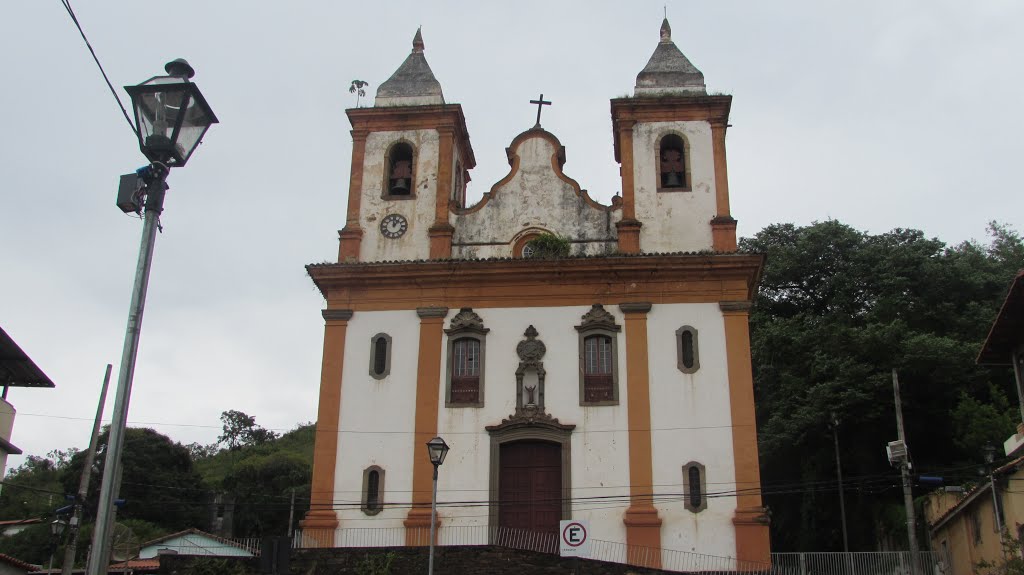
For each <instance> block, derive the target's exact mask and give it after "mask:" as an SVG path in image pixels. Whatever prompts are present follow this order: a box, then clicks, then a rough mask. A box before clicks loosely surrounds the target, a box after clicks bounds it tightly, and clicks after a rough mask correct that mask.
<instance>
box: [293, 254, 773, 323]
mask: <svg viewBox="0 0 1024 575" xmlns="http://www.w3.org/2000/svg"><path fill="white" fill-rule="evenodd" d="M763 260H764V257H763V256H761V255H759V254H753V255H752V254H707V255H701V254H696V255H663V256H623V257H600V258H566V259H560V260H534V259H507V260H432V261H418V262H367V263H336V264H313V265H309V266H307V267H306V270H307V272H308V273H309V276H310V277H311V278H312V279H313V282H314V283H315V284H316V286H317V288H319V289H320V292H321V293H322V294H323V295H324V297H325V298H327V300H328V302H329V304H330V307H332V308H350V309H354V310H357V311H359V310H385V309H392V310H395V309H415V308H420V307H448V308H456V309H458V308H462V307H473V308H487V307H524V306H538V305H539V306H559V305H585V306H588V307H589V306H590V305H592V304H594V303H602V304H607V305H617V304H619V303H623V302H636V301H643V302H650V303H652V304H661V303H683V302H700V303H718V302H721V301H750V300H751V299H753V297H754V296H755V291H754V290H755V286H756V285H757V281H758V279H759V276H760V272H761V266H762V263H763Z"/></svg>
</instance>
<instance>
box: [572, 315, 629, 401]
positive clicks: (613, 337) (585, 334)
mask: <svg viewBox="0 0 1024 575" xmlns="http://www.w3.org/2000/svg"><path fill="white" fill-rule="evenodd" d="M619 329H620V328H619V326H618V325H617V324H616V323H615V316H613V315H612V314H610V313H608V311H606V310H605V309H604V306H602V305H601V304H594V305H593V306H592V307H591V308H590V311H588V312H587V313H586V314H584V315H583V322H582V323H581V324H580V325H578V326H576V330H577V331H578V332H580V405H615V404H617V403H618V402H619V389H618V347H617V338H618V332H619Z"/></svg>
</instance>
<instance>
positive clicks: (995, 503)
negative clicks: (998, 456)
mask: <svg viewBox="0 0 1024 575" xmlns="http://www.w3.org/2000/svg"><path fill="white" fill-rule="evenodd" d="M988 481H989V485H990V486H991V487H992V511H993V513H995V517H996V531H998V532H999V540H1000V541H1002V539H1003V518H1002V517H1001V516H1000V513H999V495H998V494H997V493H996V479H995V475H994V473H993V471H992V465H991V464H989V466H988Z"/></svg>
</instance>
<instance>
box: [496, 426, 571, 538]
mask: <svg viewBox="0 0 1024 575" xmlns="http://www.w3.org/2000/svg"><path fill="white" fill-rule="evenodd" d="M500 457H501V459H500V463H499V465H500V470H499V476H498V492H499V500H498V510H499V518H498V524H499V525H501V526H502V527H513V528H516V529H528V530H530V531H540V532H547V533H557V532H558V521H559V520H560V519H561V518H562V446H561V445H559V444H557V443H549V442H546V441H517V442H514V443H505V444H503V445H502V446H501V455H500Z"/></svg>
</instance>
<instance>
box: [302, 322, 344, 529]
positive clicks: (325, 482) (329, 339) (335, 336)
mask: <svg viewBox="0 0 1024 575" xmlns="http://www.w3.org/2000/svg"><path fill="white" fill-rule="evenodd" d="M323 317H324V320H325V321H326V326H325V327H324V354H323V363H322V364H321V367H320V403H319V406H318V407H317V416H316V443H315V444H314V447H313V480H312V485H311V486H310V498H309V499H310V500H309V512H307V513H306V517H305V519H304V520H303V521H302V534H303V537H304V538H305V539H306V541H307V544H311V545H312V546H315V547H333V546H334V530H335V529H336V528H337V527H338V515H337V514H336V513H335V511H334V470H335V469H336V468H337V464H338V424H339V421H340V417H341V373H342V367H343V365H344V357H345V333H346V332H347V331H348V320H349V319H351V318H352V310H348V309H325V310H324V311H323Z"/></svg>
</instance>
